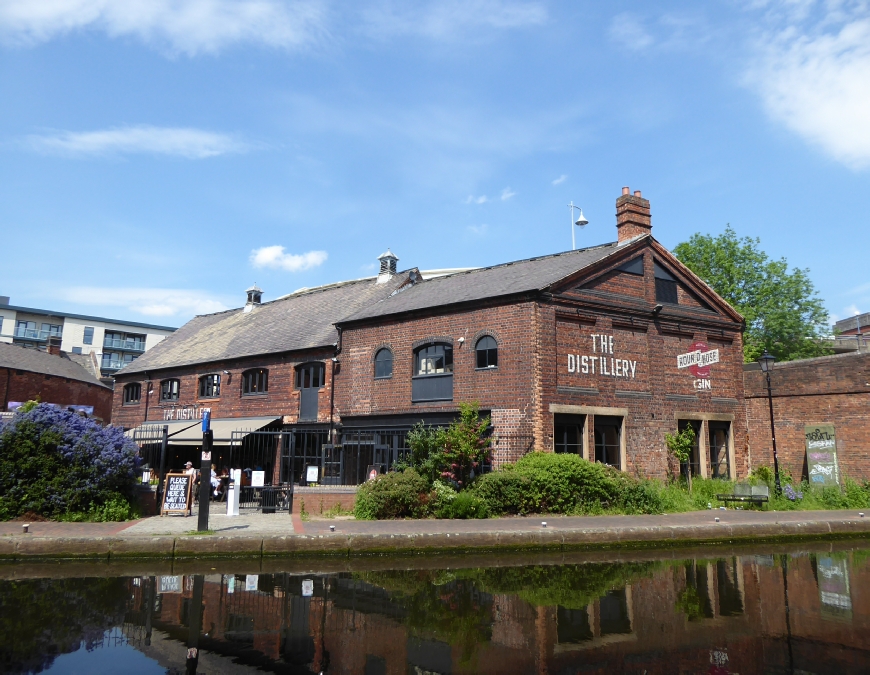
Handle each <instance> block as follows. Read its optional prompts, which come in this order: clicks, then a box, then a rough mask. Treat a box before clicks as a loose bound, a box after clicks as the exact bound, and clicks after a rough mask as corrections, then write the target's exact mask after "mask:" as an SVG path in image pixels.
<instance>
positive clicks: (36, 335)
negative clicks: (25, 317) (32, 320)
mask: <svg viewBox="0 0 870 675" xmlns="http://www.w3.org/2000/svg"><path fill="white" fill-rule="evenodd" d="M13 337H17V338H21V339H24V340H48V338H50V337H63V331H61V332H59V333H58V332H57V331H50V330H37V329H36V328H16V329H15V332H14V333H13Z"/></svg>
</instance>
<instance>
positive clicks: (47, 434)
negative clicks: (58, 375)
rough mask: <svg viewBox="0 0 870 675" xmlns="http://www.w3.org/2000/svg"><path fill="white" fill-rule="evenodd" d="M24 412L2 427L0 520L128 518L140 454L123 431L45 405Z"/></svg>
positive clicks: (28, 407) (0, 446)
mask: <svg viewBox="0 0 870 675" xmlns="http://www.w3.org/2000/svg"><path fill="white" fill-rule="evenodd" d="M23 408H24V409H23V411H19V412H17V413H16V414H15V416H14V417H13V418H12V420H11V421H9V422H7V423H6V424H4V425H3V426H2V427H0V519H2V520H8V519H10V518H14V517H16V516H18V515H21V514H23V513H26V512H34V513H38V514H41V515H44V516H48V517H51V518H65V519H66V518H70V517H72V519H82V520H85V519H87V520H106V519H114V518H117V517H120V518H124V517H129V515H130V511H131V509H130V504H131V502H132V498H133V495H134V489H135V485H136V476H137V468H138V465H139V455H138V452H139V450H138V447H137V446H136V444H135V443H134V442H133V441H132V440H131V439H129V438H127V437H126V436H124V431H123V429H121V428H119V427H102V426H100V425H99V424H97V423H96V422H94V421H93V420H90V419H87V418H85V417H82V416H80V415H78V414H77V413H74V412H71V411H68V410H64V409H62V408H59V407H57V406H53V405H49V404H46V403H41V404H39V405H36V406H23ZM76 515H78V516H79V517H75V516H76Z"/></svg>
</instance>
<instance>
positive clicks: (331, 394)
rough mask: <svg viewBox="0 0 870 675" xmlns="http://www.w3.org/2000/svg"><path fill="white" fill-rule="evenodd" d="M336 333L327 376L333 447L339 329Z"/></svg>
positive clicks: (339, 349)
mask: <svg viewBox="0 0 870 675" xmlns="http://www.w3.org/2000/svg"><path fill="white" fill-rule="evenodd" d="M336 330H337V331H338V342H336V343H335V356H333V357H332V360H331V363H332V368H331V370H330V374H329V437H330V438H329V440H330V442H331V443H332V444H333V445H335V364H336V363H338V355H339V354H341V328H338V327H336Z"/></svg>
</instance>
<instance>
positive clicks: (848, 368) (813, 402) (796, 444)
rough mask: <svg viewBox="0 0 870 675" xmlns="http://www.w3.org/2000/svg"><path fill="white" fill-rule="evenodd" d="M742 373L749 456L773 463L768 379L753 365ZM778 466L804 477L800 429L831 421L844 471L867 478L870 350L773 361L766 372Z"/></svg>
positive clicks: (758, 462) (754, 461) (756, 461)
mask: <svg viewBox="0 0 870 675" xmlns="http://www.w3.org/2000/svg"><path fill="white" fill-rule="evenodd" d="M751 368H752V369H750V370H747V371H746V372H744V374H743V376H744V382H745V388H746V423H747V427H748V430H749V439H750V443H749V448H748V458H749V460H750V462H751V466H752V467H756V466H760V465H766V466H770V467H772V466H773V445H772V442H771V433H770V411H769V406H768V398H767V383H766V381H765V377H764V373H762V372H761V370H760V369H757V366H752V367H751ZM770 381H771V391H772V394H773V416H774V422H775V425H776V444H777V454H778V456H779V462H780V466H781V467H784V468H786V469H788V471H789V472H791V475H792V476H793V477H794V478H795V479H799V478H800V477H801V476H804V477H805V476H806V445H805V435H804V427H805V426H810V425H817V424H833V425H834V427H835V430H836V437H837V455H838V461H839V465H840V471H841V473H842V475H844V476H847V477H849V478H852V479H854V480H868V479H870V467H868V466H867V456H868V455H867V452H868V449H870V354H868V353H860V354H859V353H853V354H837V355H835V356H823V357H820V358H816V359H806V360H802V361H791V362H787V363H777V364H774V367H773V369H772V370H771V373H770Z"/></svg>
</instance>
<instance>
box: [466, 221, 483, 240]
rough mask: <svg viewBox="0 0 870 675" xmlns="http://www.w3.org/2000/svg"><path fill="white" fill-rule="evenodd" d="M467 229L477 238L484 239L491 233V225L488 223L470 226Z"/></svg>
mask: <svg viewBox="0 0 870 675" xmlns="http://www.w3.org/2000/svg"><path fill="white" fill-rule="evenodd" d="M465 229H466V230H468V231H469V232H470V233H471V234H473V235H474V236H476V237H483V236H485V235H486V233H487V232H489V225H487V224H486V223H484V224H483V225H469V226H468V227H466V228H465Z"/></svg>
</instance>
